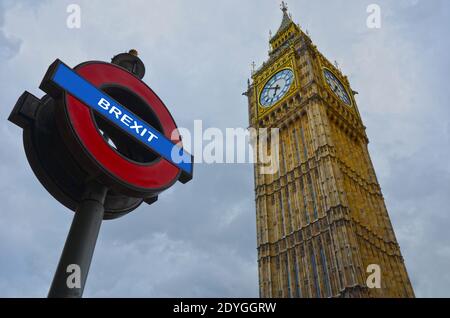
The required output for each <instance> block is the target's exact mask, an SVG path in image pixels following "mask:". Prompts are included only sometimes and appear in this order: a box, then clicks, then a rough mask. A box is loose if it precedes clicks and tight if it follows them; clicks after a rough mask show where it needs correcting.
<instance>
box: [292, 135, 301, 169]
mask: <svg viewBox="0 0 450 318" xmlns="http://www.w3.org/2000/svg"><path fill="white" fill-rule="evenodd" d="M292 136H293V137H294V138H293V146H294V148H295V156H296V157H297V163H299V164H300V163H301V160H300V151H299V150H298V138H297V130H296V129H295V127H294V129H293V130H292Z"/></svg>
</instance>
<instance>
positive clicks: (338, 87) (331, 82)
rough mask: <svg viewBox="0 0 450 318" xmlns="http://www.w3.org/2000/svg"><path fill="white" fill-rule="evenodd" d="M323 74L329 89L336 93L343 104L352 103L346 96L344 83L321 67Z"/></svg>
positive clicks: (349, 104)
mask: <svg viewBox="0 0 450 318" xmlns="http://www.w3.org/2000/svg"><path fill="white" fill-rule="evenodd" d="M323 75H324V76H325V80H326V82H327V84H328V86H330V88H331V90H332V91H333V92H334V93H335V94H336V96H337V97H339V99H340V100H342V101H343V102H344V103H345V104H347V105H348V106H351V105H352V102H351V99H350V96H348V93H347V90H346V89H345V87H344V85H342V83H341V82H340V81H339V80H338V79H337V77H336V76H335V75H334V74H333V73H331V72H330V71H329V70H327V69H326V68H325V69H323Z"/></svg>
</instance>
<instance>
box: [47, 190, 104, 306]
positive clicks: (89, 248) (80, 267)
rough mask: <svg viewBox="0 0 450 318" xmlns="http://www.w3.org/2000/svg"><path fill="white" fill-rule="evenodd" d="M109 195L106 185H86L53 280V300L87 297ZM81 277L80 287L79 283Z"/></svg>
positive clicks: (51, 295)
mask: <svg viewBox="0 0 450 318" xmlns="http://www.w3.org/2000/svg"><path fill="white" fill-rule="evenodd" d="M107 192H108V189H107V188H106V187H105V186H103V185H101V184H100V183H97V182H95V181H94V182H91V183H89V184H87V185H86V189H85V191H84V194H83V198H82V200H81V202H80V205H79V206H78V208H77V210H76V212H75V215H74V217H73V221H72V225H71V227H70V231H69V234H68V236H67V239H66V244H65V245H64V249H63V252H62V254H61V258H60V260H59V263H58V267H57V269H56V272H55V276H54V277H53V281H52V285H51V287H50V291H49V293H48V297H49V298H80V297H81V296H82V295H83V290H84V286H85V283H86V278H87V275H88V272H89V266H90V265H91V260H92V255H93V254H94V248H95V243H96V242H97V237H98V233H99V231H100V225H101V224H102V220H103V215H104V212H105V208H104V203H105V198H106V194H107ZM77 275H78V277H77ZM78 278H79V280H78V282H80V284H77V279H78Z"/></svg>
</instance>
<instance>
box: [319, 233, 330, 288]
mask: <svg viewBox="0 0 450 318" xmlns="http://www.w3.org/2000/svg"><path fill="white" fill-rule="evenodd" d="M319 245H320V263H321V264H322V273H323V277H324V280H325V288H326V290H327V297H331V284H330V277H329V275H328V268H327V266H328V265H327V260H326V255H325V253H324V251H323V248H322V242H320V241H319Z"/></svg>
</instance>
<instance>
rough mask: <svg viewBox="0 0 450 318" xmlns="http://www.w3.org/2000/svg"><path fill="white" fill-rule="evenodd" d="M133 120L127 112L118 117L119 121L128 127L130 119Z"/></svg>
mask: <svg viewBox="0 0 450 318" xmlns="http://www.w3.org/2000/svg"><path fill="white" fill-rule="evenodd" d="M132 120H133V118H131V117H130V116H128V115H127V114H123V116H122V118H121V119H120V121H121V122H122V123H124V124H125V125H126V126H128V127H130V124H131V121H132Z"/></svg>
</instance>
